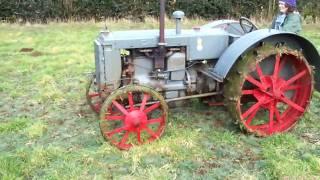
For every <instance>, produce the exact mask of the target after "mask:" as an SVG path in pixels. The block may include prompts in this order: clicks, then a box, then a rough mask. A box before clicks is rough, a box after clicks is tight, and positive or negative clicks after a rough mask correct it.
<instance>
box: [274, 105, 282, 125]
mask: <svg viewBox="0 0 320 180" xmlns="http://www.w3.org/2000/svg"><path fill="white" fill-rule="evenodd" d="M274 113H275V115H276V118H277V121H278V122H281V115H280V112H279V110H278V108H277V106H276V108H275V109H274Z"/></svg>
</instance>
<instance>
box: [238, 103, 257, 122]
mask: <svg viewBox="0 0 320 180" xmlns="http://www.w3.org/2000/svg"><path fill="white" fill-rule="evenodd" d="M260 105H261V102H260V101H259V102H257V103H256V104H254V105H253V106H251V107H250V108H249V109H248V110H247V111H246V112H245V113H243V114H242V118H243V119H245V118H247V117H248V116H249V115H250V114H251V113H252V112H254V111H256V110H257V109H259V107H260Z"/></svg>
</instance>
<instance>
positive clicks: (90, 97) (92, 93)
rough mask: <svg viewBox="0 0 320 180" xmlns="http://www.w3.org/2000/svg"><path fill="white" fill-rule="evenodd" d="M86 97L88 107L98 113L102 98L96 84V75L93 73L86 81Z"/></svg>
mask: <svg viewBox="0 0 320 180" xmlns="http://www.w3.org/2000/svg"><path fill="white" fill-rule="evenodd" d="M86 98H87V103H88V104H89V106H90V108H91V109H92V110H93V111H94V112H95V113H96V114H99V112H100V109H101V106H102V100H101V93H100V92H99V91H98V87H97V84H96V77H95V75H93V76H92V77H91V78H90V81H89V82H88V85H87V88H86Z"/></svg>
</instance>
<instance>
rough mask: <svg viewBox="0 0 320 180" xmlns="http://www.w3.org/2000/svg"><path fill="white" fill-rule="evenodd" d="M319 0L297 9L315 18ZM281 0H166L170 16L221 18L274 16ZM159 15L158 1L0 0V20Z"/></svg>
mask: <svg viewBox="0 0 320 180" xmlns="http://www.w3.org/2000/svg"><path fill="white" fill-rule="evenodd" d="M317 1H318V0H308V1H303V0H300V1H298V10H299V11H300V12H301V14H302V15H303V16H305V17H307V16H310V17H311V18H312V19H313V20H314V21H316V19H317V18H318V17H320V6H319V5H318V4H319V2H317ZM277 3H278V0H265V1H261V0H167V3H166V6H167V7H166V13H167V15H168V16H170V15H171V14H172V12H173V11H175V10H183V11H184V12H185V14H186V16H187V17H201V18H205V19H219V18H230V17H235V18H236V17H240V16H246V17H252V16H259V17H268V18H270V17H272V16H273V15H274V14H275V13H276V11H277V7H278V5H277ZM158 15H159V0H0V20H2V21H8V22H16V21H22V22H26V21H29V22H42V23H45V22H48V21H52V20H59V21H65V20H70V19H72V20H89V19H95V20H97V21H101V20H103V19H105V18H130V19H132V20H137V21H143V20H144V18H145V17H147V16H154V17H157V16H158Z"/></svg>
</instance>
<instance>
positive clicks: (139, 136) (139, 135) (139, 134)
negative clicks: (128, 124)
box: [136, 129, 142, 144]
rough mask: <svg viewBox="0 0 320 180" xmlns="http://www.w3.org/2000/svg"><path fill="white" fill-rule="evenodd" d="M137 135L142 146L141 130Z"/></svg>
mask: <svg viewBox="0 0 320 180" xmlns="http://www.w3.org/2000/svg"><path fill="white" fill-rule="evenodd" d="M136 134H137V140H138V142H139V143H140V144H142V141H141V131H140V129H139V130H138V131H136Z"/></svg>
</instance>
